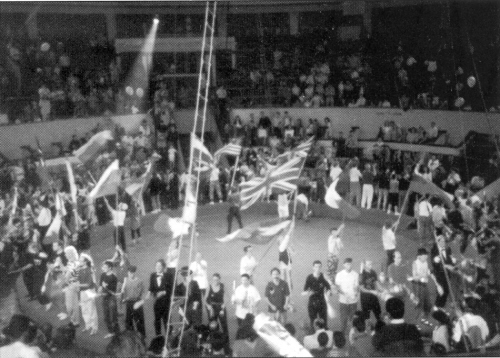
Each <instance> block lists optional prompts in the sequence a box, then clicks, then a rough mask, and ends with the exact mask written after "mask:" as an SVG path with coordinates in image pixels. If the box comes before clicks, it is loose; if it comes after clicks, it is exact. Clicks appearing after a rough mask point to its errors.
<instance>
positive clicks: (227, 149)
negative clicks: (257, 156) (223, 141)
mask: <svg viewBox="0 0 500 358" xmlns="http://www.w3.org/2000/svg"><path fill="white" fill-rule="evenodd" d="M240 153H241V145H239V144H234V143H229V144H227V145H225V146H223V147H222V148H221V149H219V150H218V151H216V152H215V154H214V157H215V158H218V157H220V156H221V155H222V154H226V155H234V156H239V155H240Z"/></svg>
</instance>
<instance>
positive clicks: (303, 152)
mask: <svg viewBox="0 0 500 358" xmlns="http://www.w3.org/2000/svg"><path fill="white" fill-rule="evenodd" d="M313 140H314V137H311V138H309V139H308V140H306V141H305V142H304V143H301V144H299V145H298V146H296V147H295V148H293V149H292V150H289V151H286V152H285V153H283V154H280V155H278V156H277V157H276V159H277V160H278V162H279V161H286V160H290V159H293V158H295V157H300V158H304V159H305V158H306V157H307V155H308V154H309V150H310V149H311V147H312V144H313Z"/></svg>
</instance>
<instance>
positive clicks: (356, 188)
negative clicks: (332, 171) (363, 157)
mask: <svg viewBox="0 0 500 358" xmlns="http://www.w3.org/2000/svg"><path fill="white" fill-rule="evenodd" d="M354 163H355V165H354V166H353V167H352V168H351V169H349V200H350V202H351V203H352V204H354V205H357V206H360V205H361V185H360V184H359V180H360V179H362V178H363V174H361V172H360V171H359V169H358V167H357V163H358V161H357V160H355V161H354Z"/></svg>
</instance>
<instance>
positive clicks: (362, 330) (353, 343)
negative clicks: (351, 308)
mask: <svg viewBox="0 0 500 358" xmlns="http://www.w3.org/2000/svg"><path fill="white" fill-rule="evenodd" d="M352 327H353V328H352V334H351V335H350V337H349V341H350V342H349V343H350V346H349V357H371V356H373V354H374V353H375V348H374V347H373V344H372V337H371V335H370V333H369V332H368V330H367V327H366V321H365V319H364V318H363V316H362V313H361V316H358V317H355V318H354V319H353V321H352Z"/></svg>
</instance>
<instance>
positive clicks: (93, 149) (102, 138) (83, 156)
mask: <svg viewBox="0 0 500 358" xmlns="http://www.w3.org/2000/svg"><path fill="white" fill-rule="evenodd" d="M112 139H113V135H112V134H111V131H110V130H105V131H102V132H99V133H97V134H95V135H93V136H92V138H90V140H89V141H88V142H87V143H85V144H84V145H82V146H81V147H80V148H78V149H77V150H75V151H74V152H73V154H74V155H75V157H77V158H78V159H79V160H80V161H81V162H82V163H87V162H89V161H91V160H93V159H95V158H97V157H98V156H99V154H100V153H101V151H102V150H103V148H104V147H105V145H106V144H107V143H108V141H109V140H112Z"/></svg>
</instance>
